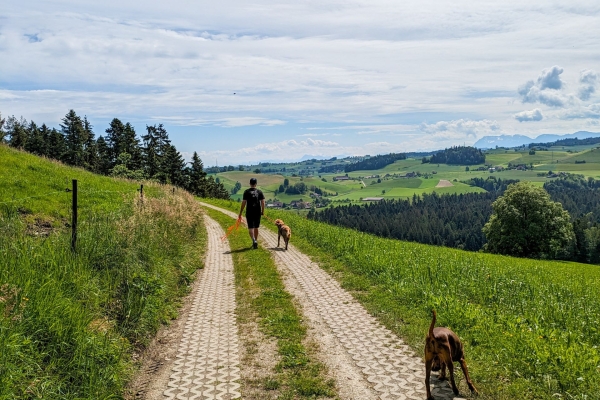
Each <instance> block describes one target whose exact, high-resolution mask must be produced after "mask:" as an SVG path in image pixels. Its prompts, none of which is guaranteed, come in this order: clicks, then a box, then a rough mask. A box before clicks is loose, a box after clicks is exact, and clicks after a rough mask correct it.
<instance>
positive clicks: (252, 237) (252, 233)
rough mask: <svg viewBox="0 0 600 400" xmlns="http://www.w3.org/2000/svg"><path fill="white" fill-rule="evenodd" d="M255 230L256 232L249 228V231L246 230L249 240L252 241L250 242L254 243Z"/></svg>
mask: <svg viewBox="0 0 600 400" xmlns="http://www.w3.org/2000/svg"><path fill="white" fill-rule="evenodd" d="M255 230H256V229H254V228H249V229H248V234H249V235H250V239H252V242H254V240H255V239H254V231H255Z"/></svg>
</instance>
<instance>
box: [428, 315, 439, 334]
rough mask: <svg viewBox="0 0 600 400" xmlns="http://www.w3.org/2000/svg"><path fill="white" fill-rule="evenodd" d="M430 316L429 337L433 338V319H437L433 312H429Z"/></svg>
mask: <svg viewBox="0 0 600 400" xmlns="http://www.w3.org/2000/svg"><path fill="white" fill-rule="evenodd" d="M431 314H432V315H433V318H432V319H431V325H429V337H430V338H433V328H435V319H436V317H437V313H436V312H435V310H431Z"/></svg>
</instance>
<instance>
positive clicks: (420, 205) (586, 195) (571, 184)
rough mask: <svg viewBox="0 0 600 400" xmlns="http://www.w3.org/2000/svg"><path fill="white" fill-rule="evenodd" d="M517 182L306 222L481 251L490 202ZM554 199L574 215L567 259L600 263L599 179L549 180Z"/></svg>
mask: <svg viewBox="0 0 600 400" xmlns="http://www.w3.org/2000/svg"><path fill="white" fill-rule="evenodd" d="M516 182H518V181H517V180H502V179H497V178H496V177H489V178H487V179H483V178H474V179H471V180H469V181H467V182H465V183H467V184H470V185H472V186H478V187H481V188H483V189H485V190H487V193H467V194H443V195H438V194H436V193H435V192H434V193H432V194H424V195H423V196H417V195H415V196H413V198H412V200H384V201H381V202H378V203H371V204H366V205H346V206H339V207H335V208H328V209H325V210H323V211H318V212H316V211H314V210H313V211H311V212H310V213H309V214H308V218H310V219H313V220H317V221H321V222H326V223H329V224H333V225H340V226H344V227H348V228H353V229H356V230H359V231H361V232H367V233H372V234H375V235H378V236H381V237H387V238H395V239H399V240H407V241H413V242H419V243H423V244H431V245H439V246H447V247H454V248H459V249H464V250H470V251H479V250H481V249H482V248H483V246H484V244H485V243H486V238H485V235H484V234H483V232H482V228H483V226H484V225H485V224H486V223H487V222H488V220H489V218H490V216H491V214H492V203H493V202H494V201H495V200H496V199H497V198H498V197H499V196H501V195H502V194H503V192H504V191H505V190H506V188H507V187H508V185H510V184H513V183H516ZM544 189H545V190H546V191H547V192H548V193H549V194H550V197H551V199H552V201H555V202H559V203H561V204H562V206H563V207H564V209H565V210H567V211H568V213H569V215H570V216H571V221H572V224H573V230H574V232H575V239H576V240H575V242H574V243H572V245H571V246H570V248H569V249H568V252H567V255H566V256H565V258H566V259H568V260H573V261H578V262H587V263H600V180H595V179H592V178H589V179H585V178H583V177H582V176H577V175H567V176H564V177H561V178H559V179H555V180H552V181H549V182H546V184H545V185H544Z"/></svg>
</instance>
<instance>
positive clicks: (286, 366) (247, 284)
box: [206, 209, 335, 399]
mask: <svg viewBox="0 0 600 400" xmlns="http://www.w3.org/2000/svg"><path fill="white" fill-rule="evenodd" d="M206 212H207V213H208V214H209V215H210V216H211V217H212V218H214V219H215V220H217V221H218V222H219V223H220V224H221V226H222V227H223V228H224V229H226V228H227V227H228V226H230V225H231V224H232V221H233V220H232V219H231V218H230V217H228V216H226V215H225V214H223V213H221V212H219V211H215V210H212V209H206ZM229 242H230V245H231V250H232V256H233V261H234V266H235V277H236V278H235V279H236V287H237V288H238V290H237V291H236V297H237V298H236V300H237V304H238V308H239V307H240V306H242V307H244V308H246V307H247V308H248V309H246V310H245V311H244V312H243V313H241V314H239V317H240V318H252V317H254V316H257V317H258V320H259V326H260V328H261V329H262V331H263V333H264V334H265V335H266V336H267V337H270V338H274V339H276V340H277V352H278V354H277V355H278V363H277V365H276V366H275V370H274V371H273V374H272V376H271V377H270V378H268V379H265V380H263V381H262V382H244V384H245V385H254V386H260V388H261V389H262V390H263V391H267V393H268V392H269V391H271V392H272V393H273V395H272V396H269V397H268V398H277V399H313V398H331V397H334V396H335V387H334V383H333V381H331V380H328V379H327V378H326V370H325V366H324V365H323V364H321V363H320V362H319V361H318V360H316V355H315V352H316V348H315V347H314V343H310V342H308V341H307V337H306V329H307V328H306V324H305V323H304V322H303V321H302V315H301V314H300V312H299V311H298V310H297V308H296V305H295V304H294V302H293V299H292V297H291V295H290V294H289V293H288V292H286V291H285V287H284V285H283V282H282V280H281V276H280V274H279V272H278V271H277V267H276V266H275V263H274V261H273V259H272V258H271V255H270V253H269V251H267V250H265V249H262V248H259V249H257V250H251V249H250V247H249V246H248V242H249V239H248V236H247V233H246V232H245V230H244V229H242V230H240V231H237V232H235V233H234V234H232V235H230V236H229ZM242 340H243V339H242Z"/></svg>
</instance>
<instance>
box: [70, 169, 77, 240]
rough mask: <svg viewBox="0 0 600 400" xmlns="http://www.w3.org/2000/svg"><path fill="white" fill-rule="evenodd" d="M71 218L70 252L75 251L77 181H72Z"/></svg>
mask: <svg viewBox="0 0 600 400" xmlns="http://www.w3.org/2000/svg"><path fill="white" fill-rule="evenodd" d="M72 192H73V213H72V214H73V216H72V220H71V250H72V251H73V252H75V250H76V249H77V179H73V190H72Z"/></svg>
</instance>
